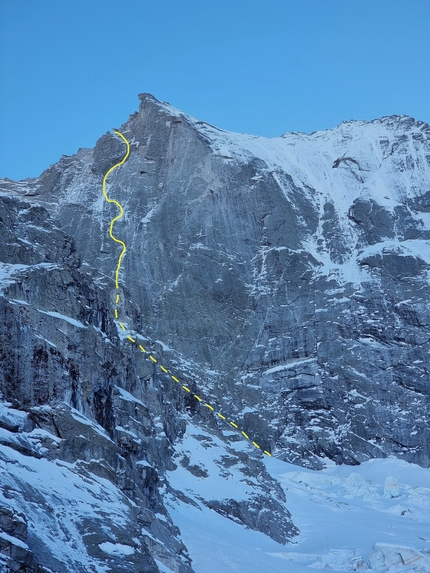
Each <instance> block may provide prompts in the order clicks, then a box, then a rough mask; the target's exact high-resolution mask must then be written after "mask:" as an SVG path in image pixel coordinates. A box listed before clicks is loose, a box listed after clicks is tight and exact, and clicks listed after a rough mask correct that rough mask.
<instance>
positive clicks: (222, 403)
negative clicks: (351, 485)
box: [0, 94, 430, 573]
mask: <svg viewBox="0 0 430 573" xmlns="http://www.w3.org/2000/svg"><path fill="white" fill-rule="evenodd" d="M140 98H141V107H140V110H139V112H138V113H135V114H134V115H132V116H130V118H129V120H128V122H127V123H126V124H124V125H123V126H122V127H121V129H120V131H121V132H122V133H123V134H124V135H125V136H126V137H127V139H128V140H129V141H130V144H131V153H130V157H129V159H128V160H127V162H126V163H125V164H124V165H123V166H121V167H120V168H118V169H117V170H115V171H114V173H113V174H112V175H111V176H110V178H109V180H108V192H109V194H110V196H111V197H113V198H116V199H118V200H119V201H120V202H121V203H122V205H123V206H124V210H125V216H124V218H123V219H122V220H121V221H120V222H118V223H117V224H116V227H115V233H116V235H117V236H119V237H120V238H121V239H122V240H124V242H125V243H126V244H127V253H126V256H125V258H124V261H123V265H122V269H123V270H122V271H121V275H120V284H121V289H122V292H123V296H122V297H121V309H120V312H121V317H122V320H123V322H125V323H126V324H127V326H128V328H129V329H131V331H132V332H137V333H140V334H141V335H142V336H143V337H145V345H146V346H148V348H150V349H151V351H152V352H153V353H154V354H156V355H157V356H158V357H159V359H160V360H161V361H162V363H163V364H165V365H166V366H168V367H169V368H171V370H172V371H174V372H175V374H176V375H177V376H178V377H180V378H181V382H183V383H187V384H188V386H189V387H190V388H191V389H192V390H193V391H194V392H197V391H198V393H199V394H201V395H202V396H204V397H205V398H206V399H208V400H209V401H210V402H211V403H213V404H216V405H217V406H218V407H219V408H220V410H221V411H223V412H224V413H225V414H226V415H228V416H230V417H231V419H234V420H236V421H237V423H238V424H240V428H241V429H243V430H244V431H245V432H247V433H248V434H249V435H250V436H252V438H253V439H256V440H257V441H258V442H259V443H261V445H262V446H263V447H264V448H266V449H268V450H270V451H272V452H273V453H274V454H276V455H277V456H279V457H280V458H282V459H284V460H288V461H292V462H294V463H297V464H300V465H303V466H308V467H313V468H320V467H322V466H323V465H324V459H327V458H329V459H331V460H334V461H336V463H347V464H358V463H360V462H362V461H364V460H366V459H369V458H374V457H385V456H387V455H392V454H394V455H395V456H397V457H401V458H402V459H404V460H406V461H410V462H414V463H417V464H420V465H422V466H423V467H429V465H430V451H429V443H430V432H429V429H428V418H429V414H430V401H429V368H430V365H429V358H428V356H429V347H430V345H429V340H430V312H429V305H428V301H429V274H428V272H429V269H430V254H429V253H430V250H429V244H430V243H429V241H430V143H429V141H430V138H429V135H430V128H429V126H428V125H427V124H424V123H423V122H417V121H415V120H413V119H412V118H409V117H406V116H400V117H398V116H393V117H387V118H382V119H381V120H375V121H373V122H369V123H366V122H346V123H343V124H341V125H340V126H338V127H337V128H335V129H333V130H330V131H326V132H316V133H314V134H312V135H305V134H286V135H284V136H282V137H280V138H274V139H266V138H258V137H254V136H245V135H239V134H231V133H228V132H224V131H222V130H218V129H216V128H214V127H212V126H209V125H208V124H204V123H203V122H199V121H197V120H195V119H194V118H191V117H189V116H186V115H185V114H182V113H181V112H179V111H178V110H175V109H174V108H172V107H170V106H169V105H168V104H165V103H162V102H158V101H157V100H155V99H154V98H153V97H152V96H149V95H147V94H143V95H142V96H140ZM123 154H124V146H123V144H122V143H121V141H120V140H119V138H117V137H115V136H113V135H110V134H106V135H105V136H103V137H102V138H101V139H100V140H99V141H98V142H97V145H96V147H95V148H94V150H89V149H82V150H79V152H78V153H77V154H76V155H75V156H72V157H63V158H62V159H61V160H60V161H59V162H58V163H57V164H56V165H54V166H51V167H50V168H49V169H48V170H47V171H45V172H44V173H42V175H41V176H40V177H39V178H36V179H31V180H30V179H29V180H25V181H21V182H13V181H10V180H2V181H1V182H0V183H1V185H0V191H1V195H0V201H1V210H0V233H1V238H2V240H1V241H0V288H1V293H0V309H1V313H2V316H3V320H2V321H1V324H0V329H1V337H0V358H1V364H2V368H1V371H0V390H1V395H2V399H3V407H2V408H3V409H2V414H1V416H0V429H1V444H2V446H1V450H0V461H1V463H2V465H4V469H5V471H2V473H1V477H0V482H1V485H2V488H3V489H2V492H3V493H1V494H0V525H1V527H2V529H3V532H4V534H0V548H1V549H0V551H1V552H2V553H3V554H4V555H7V557H5V558H4V559H9V563H13V567H15V569H11V570H16V571H21V570H22V571H37V570H40V571H45V569H43V567H45V568H46V571H70V570H73V571H89V570H94V571H96V570H98V569H97V567H98V566H101V564H103V565H104V566H106V567H108V568H110V569H107V570H111V571H148V572H152V571H154V572H155V571H157V570H158V565H157V563H158V564H159V563H162V564H164V565H163V566H164V567H168V568H169V569H170V570H172V571H179V572H181V573H182V572H184V573H186V572H187V571H190V572H191V571H192V563H191V561H190V559H189V557H188V555H187V550H186V548H185V546H184V544H183V542H182V541H181V537H180V532H179V531H178V529H177V528H176V527H175V525H174V524H173V523H172V521H171V519H170V517H169V514H168V510H167V509H166V505H165V504H166V499H167V497H169V496H173V498H175V496H176V497H178V499H187V495H186V494H185V493H184V492H178V491H176V490H175V491H173V490H172V489H171V488H170V486H169V482H168V479H166V471H171V470H173V469H174V468H175V467H177V465H178V464H180V465H181V466H182V467H185V468H187V469H188V471H189V472H190V473H191V474H193V472H196V471H197V472H198V471H200V470H199V469H198V467H196V466H193V465H190V464H189V463H188V462H187V459H186V458H182V459H178V458H177V456H175V454H174V445H175V443H177V442H178V441H180V440H181V438H182V436H183V435H184V432H185V428H186V426H187V421H188V420H190V419H192V420H193V423H194V424H197V425H200V426H201V427H202V428H204V429H205V431H209V432H211V433H212V434H213V435H214V436H217V437H218V438H219V439H221V440H223V442H224V443H225V444H226V448H228V447H229V446H228V444H231V443H235V442H236V441H237V440H238V439H239V438H240V434H238V433H234V432H228V431H227V430H226V428H225V426H224V425H223V424H222V423H221V421H219V422H217V420H216V418H215V417H214V416H213V415H212V414H211V412H209V411H208V410H207V409H204V408H201V407H200V406H199V404H198V402H197V401H196V400H195V399H194V398H193V397H192V395H190V396H188V395H187V394H186V393H184V392H181V391H178V389H177V386H175V384H173V383H172V382H171V380H169V379H168V377H163V376H162V375H161V373H160V371H159V370H157V369H156V368H155V366H154V365H153V364H152V363H151V362H150V361H148V360H145V359H143V357H142V355H141V354H140V353H138V352H136V350H135V347H134V346H133V345H131V344H129V343H128V341H127V340H123V337H122V336H121V334H122V333H121V330H120V329H119V327H118V326H117V325H116V324H115V321H114V320H113V308H114V280H113V278H114V269H115V265H116V260H117V257H118V254H119V252H118V248H117V245H115V244H114V243H113V242H112V241H111V239H110V238H109V236H108V227H109V222H110V220H111V219H112V217H113V216H114V215H115V214H116V211H115V207H114V206H111V205H107V204H105V202H104V200H103V197H102V194H101V182H102V178H103V176H104V174H105V173H106V171H107V170H108V169H109V168H110V167H111V166H112V165H114V164H115V163H116V162H118V160H120V159H121V158H122V157H123ZM230 429H231V428H230ZM234 452H235V450H231V449H230V450H228V458H229V462H228V463H229V464H231V465H235V466H237V467H238V468H240V471H239V474H241V475H243V479H250V480H251V481H252V480H253V478H255V476H260V478H261V476H264V479H260V478H259V479H258V480H257V481H255V480H254V481H253V483H254V486H255V495H253V496H252V498H249V500H245V501H242V500H241V501H237V500H234V499H226V498H220V497H217V492H213V497H212V498H211V499H205V500H201V501H202V503H204V504H205V505H206V506H207V507H210V508H212V509H213V510H215V511H216V512H218V513H219V514H220V515H223V516H225V517H227V518H229V519H233V520H235V521H237V522H239V523H242V524H244V525H246V526H247V527H249V528H251V529H255V530H260V531H263V532H264V533H266V534H268V535H270V536H271V537H272V538H273V539H276V540H277V541H279V542H281V543H285V542H287V541H288V540H290V539H291V538H292V537H293V536H294V535H295V534H296V533H297V528H296V527H295V526H294V524H293V523H292V522H291V517H290V515H289V513H288V511H287V509H286V508H285V505H284V503H285V498H283V493H282V492H281V491H280V490H279V487H277V484H276V482H273V480H271V478H270V477H269V476H268V475H267V474H266V473H265V470H264V466H263V464H262V463H261V462H260V460H259V455H260V454H259V453H258V452H257V451H256V450H253V449H249V453H244V452H242V453H240V454H239V453H237V452H236V453H234ZM29 460H30V461H29ZM44 464H48V465H47V466H45V465H44ZM26 467H31V468H32V472H33V474H37V473H38V472H39V471H40V472H42V473H43V472H44V471H50V472H52V473H53V475H57V473H58V472H60V474H61V475H63V476H66V477H64V479H66V480H69V482H70V484H72V483H73V482H74V480H75V481H76V483H77V484H78V486H76V487H77V489H78V490H81V488H83V487H84V485H83V483H87V484H91V487H90V486H88V492H87V493H88V499H86V501H85V502H84V500H82V503H81V502H79V503H81V505H79V503H78V502H77V503H76V504H75V507H74V504H73V494H71V493H69V494H67V492H66V491H64V492H63V498H62V503H63V504H65V506H67V507H68V510H67V511H65V513H64V514H55V503H56V500H55V498H51V494H52V492H51V493H50V489H49V488H48V487H42V485H40V484H39V485H38V484H35V483H33V482H32V478H31V475H32V474H31V472H30V473H28V475H27V473H26V472H25V471H24V468H26ZM20 468H21V469H20ZM47 468H51V469H50V470H47ZM15 470H16V474H15V473H14V472H15ZM20 472H21V473H20ZM60 474H58V475H60ZM19 475H21V476H24V477H21V478H19ZM193 475H194V474H193ZM14 476H15V477H14ZM200 477H201V479H204V478H205V476H204V475H203V474H202V475H201V476H200ZM61 479H63V478H61ZM45 485H46V484H45ZM169 488H170V489H169ZM90 490H91V491H90ZM68 496H69V497H68ZM166 496H167V497H166ZM78 497H79V496H78ZM100 499H109V500H110V502H109V503H108V504H107V505H103V504H100ZM85 503H86V504H87V505H85V509H82V507H84V506H83V505H82V504H85ZM190 503H191V501H190ZM112 504H113V505H114V506H115V507H116V508H117V509H116V510H115V511H114V512H112V514H110V509H109V507H110V506H111V505H112ZM287 505H288V504H287ZM79 508H80V509H79ZM264 508H266V509H267V508H270V513H271V516H270V519H268V518H267V516H266V517H265V518H264V519H263V518H261V515H262V514H261V511H262V510H263V509H264ZM71 515H73V516H74V518H73V520H72V521H73V524H71V521H70V519H69V518H70V516H71ZM41 516H43V518H42V517H41ZM41 524H42V525H41ZM1 535H2V536H1ZM58 536H60V538H61V539H62V544H63V545H62V547H63V549H61V550H60V549H58V546H59V544H58V541H57V538H58ZM53 540H54V541H53ZM66 546H67V547H68V550H67V551H66V550H65V549H64V547H66ZM156 560H157V561H156ZM0 563H1V562H0ZM36 563H37V565H35V564H36ZM9 566H10V567H12V565H9ZM37 567H40V569H37ZM90 567H92V569H91V568H90Z"/></svg>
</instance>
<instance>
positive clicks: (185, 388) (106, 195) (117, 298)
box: [102, 130, 272, 456]
mask: <svg viewBox="0 0 430 573" xmlns="http://www.w3.org/2000/svg"><path fill="white" fill-rule="evenodd" d="M114 133H115V135H118V136H119V137H121V139H122V140H123V141H124V143H125V145H126V148H127V150H126V154H125V155H124V157H123V158H122V160H121V161H120V162H119V163H116V164H115V165H114V166H113V167H111V168H110V169H109V171H108V172H107V173H106V175H105V176H104V177H103V183H102V189H103V196H104V198H105V199H106V201H107V202H108V203H114V204H115V205H116V206H117V207H118V209H119V214H118V215H117V216H116V217H114V218H113V219H112V220H111V222H110V227H109V236H110V238H111V239H112V240H113V241H115V242H116V243H118V244H120V245H121V246H122V250H121V253H120V254H119V257H118V262H117V266H116V270H115V287H116V290H117V291H118V289H119V272H120V270H121V263H122V259H123V257H124V255H125V252H126V250H127V247H126V245H125V243H124V242H123V241H121V240H120V239H118V238H117V237H115V236H114V234H113V226H114V224H115V222H116V221H118V220H119V219H121V217H122V216H123V215H124V209H123V206H122V205H121V203H120V202H119V201H116V200H115V199H110V198H109V197H108V194H107V192H106V181H107V178H108V176H109V175H110V173H112V171H113V170H114V169H116V168H117V167H119V166H120V165H122V164H123V163H125V161H126V160H127V158H128V156H129V155H130V144H129V142H128V141H127V139H126V138H125V137H124V136H123V135H122V133H120V132H119V131H115V130H114ZM119 301H120V294H119V293H118V292H117V293H116V296H115V304H116V305H118V303H119ZM114 316H115V318H116V319H118V308H115V309H114ZM119 326H120V327H121V328H122V330H123V331H126V330H127V328H126V327H125V326H124V324H123V323H122V322H119ZM127 339H128V340H130V342H133V343H136V338H133V337H132V336H131V335H127ZM138 346H139V348H140V350H141V351H142V352H143V353H144V354H148V357H149V359H150V360H151V361H152V362H153V363H154V364H157V363H158V360H157V359H156V358H154V356H152V354H149V353H148V351H147V350H146V349H145V348H144V347H143V346H142V345H141V344H138ZM158 366H159V367H160V370H161V371H162V372H164V373H165V374H167V373H168V372H169V370H168V369H167V368H165V367H164V366H162V365H161V364H158ZM170 378H172V380H174V381H175V382H177V383H179V380H178V378H176V376H173V375H171V376H170ZM181 386H182V389H183V390H185V391H186V392H188V393H190V394H191V393H192V391H191V389H190V388H188V386H186V385H185V384H183V385H181ZM193 396H194V398H195V399H196V400H198V402H200V403H203V402H204V400H203V398H200V396H198V395H197V394H193ZM204 405H205V407H206V408H208V410H210V411H211V412H215V408H214V407H213V406H211V404H209V403H208V402H204ZM217 416H218V417H219V418H221V420H224V421H225V422H226V423H228V424H229V425H230V426H232V427H233V428H235V429H236V430H239V431H240V433H241V434H242V436H243V437H244V438H246V439H247V440H250V442H251V444H252V445H253V446H255V447H256V448H257V449H259V450H261V451H262V452H263V453H264V454H266V455H267V456H271V455H272V454H271V453H270V452H269V451H267V450H262V448H261V446H260V445H259V444H257V442H255V441H254V440H251V438H250V437H249V436H248V434H246V433H245V432H244V431H243V430H240V428H239V426H238V425H237V424H236V423H235V422H232V421H227V418H226V416H224V414H222V413H221V412H217Z"/></svg>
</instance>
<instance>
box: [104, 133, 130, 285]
mask: <svg viewBox="0 0 430 573" xmlns="http://www.w3.org/2000/svg"><path fill="white" fill-rule="evenodd" d="M113 132H114V133H115V135H118V136H119V137H120V138H121V139H122V140H123V141H124V143H125V144H126V146H127V151H126V154H125V155H124V157H123V158H122V160H121V161H120V162H119V163H117V164H116V165H113V166H112V167H111V168H110V169H109V171H108V172H107V173H106V175H105V176H104V177H103V183H102V189H103V196H104V198H105V199H106V201H107V202H108V203H114V204H115V205H116V206H117V207H118V209H119V214H118V215H117V216H116V217H114V218H113V219H112V221H111V222H110V227H109V236H110V238H111V239H112V240H113V241H115V243H119V244H120V245H121V246H122V251H121V253H120V255H119V257H118V264H117V266H116V271H115V286H116V288H117V289H118V288H119V287H118V275H119V271H120V268H121V262H122V258H123V256H124V255H125V251H126V250H127V247H126V246H125V243H124V242H123V241H121V240H120V239H117V238H116V237H115V235H114V234H113V232H112V230H113V226H114V224H115V221H118V219H121V217H122V216H123V215H124V209H123V206H122V205H121V203H119V202H118V201H115V199H109V197H108V194H107V193H106V180H107V178H108V176H109V174H110V173H112V171H113V170H114V169H116V168H117V167H119V166H120V165H122V164H123V163H124V162H125V161H126V160H127V158H128V156H129V155H130V144H129V142H128V141H127V140H126V138H125V137H124V136H123V134H122V133H120V132H119V131H115V130H114V131H113Z"/></svg>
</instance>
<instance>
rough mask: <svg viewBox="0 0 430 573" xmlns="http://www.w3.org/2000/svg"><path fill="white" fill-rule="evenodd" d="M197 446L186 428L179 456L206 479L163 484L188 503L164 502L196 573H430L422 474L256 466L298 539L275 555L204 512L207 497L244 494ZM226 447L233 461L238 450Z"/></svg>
mask: <svg viewBox="0 0 430 573" xmlns="http://www.w3.org/2000/svg"><path fill="white" fill-rule="evenodd" d="M201 436H202V431H201V429H199V428H193V427H192V426H189V427H188V428H187V433H186V435H185V436H184V440H183V442H182V444H181V445H180V446H178V448H177V452H178V455H183V454H184V453H186V454H187V455H188V456H190V454H191V455H193V454H194V455H195V456H196V459H195V460H193V461H194V462H195V463H198V464H199V465H200V467H202V468H205V470H206V472H207V475H205V477H196V476H195V475H193V474H192V473H191V472H189V471H186V470H185V469H184V468H183V467H178V469H177V470H175V471H173V472H169V483H170V484H171V485H172V486H173V487H174V488H175V489H180V490H181V491H183V492H184V493H185V494H186V495H187V496H189V497H190V498H191V499H192V502H193V503H186V502H184V501H180V500H178V498H177V497H173V496H172V497H171V498H170V502H169V506H170V514H171V516H172V519H173V520H174V522H175V523H176V524H177V525H178V526H179V528H180V530H181V533H182V538H183V539H184V542H185V544H186V545H187V547H188V549H189V551H190V556H191V558H192V560H193V568H194V570H195V572H196V573H230V572H236V573H261V572H263V571H264V572H266V571H268V572H269V571H270V572H273V573H284V572H285V571H289V572H297V573H299V572H300V573H303V572H304V571H308V570H309V568H311V569H323V568H326V569H331V570H334V571H349V570H362V571H364V570H380V571H388V570H389V571H390V572H391V573H392V572H394V571H402V572H406V571H408V572H409V571H411V572H412V571H416V572H418V571H420V572H427V571H430V470H429V469H424V468H421V467H419V466H416V465H414V464H408V463H406V462H403V461H400V460H397V459H395V458H388V459H384V460H381V459H379V460H370V461H368V462H365V463H363V464H361V465H360V466H356V467H351V466H336V465H334V464H332V465H331V464H330V465H328V467H326V469H324V470H322V471H314V470H309V469H304V468H301V467H298V466H295V465H292V464H289V463H286V462H282V461H280V460H278V459H276V458H267V457H264V458H263V459H264V463H265V465H266V469H267V471H268V472H269V474H270V475H271V476H272V477H273V478H274V479H276V480H277V481H279V482H280V483H281V484H282V487H283V489H284V491H285V494H286V498H287V501H286V506H287V508H288V509H289V511H290V512H291V514H292V516H293V522H294V523H295V524H296V525H297V526H298V528H299V529H300V532H301V533H300V535H299V536H298V537H295V538H294V539H293V540H292V542H291V543H289V544H287V545H281V544H279V543H276V542H275V541H273V540H272V539H270V538H269V537H267V536H265V535H263V534H262V533H260V532H256V531H252V530H250V529H246V528H244V527H243V526H241V525H239V524H237V523H234V522H233V521H232V520H229V519H226V518H224V517H222V516H220V515H219V514H218V513H216V512H215V511H213V510H211V509H208V507H207V506H206V505H205V503H204V502H205V501H207V500H208V499H212V497H213V496H214V495H217V496H218V495H221V496H225V497H230V496H233V497H241V496H246V495H247V485H246V483H245V482H246V480H245V477H244V476H243V475H242V476H240V475H239V474H240V472H239V474H238V473H237V472H236V473H230V474H229V473H228V472H227V473H225V474H224V475H222V474H221V473H220V472H219V468H218V467H214V458H216V454H215V455H214V450H213V449H212V448H211V449H208V450H205V449H204V448H202V447H201ZM199 437H200V438H199ZM231 447H232V448H236V449H238V450H239V451H240V450H242V449H243V448H244V445H243V444H242V443H239V442H238V443H236V444H235V445H231Z"/></svg>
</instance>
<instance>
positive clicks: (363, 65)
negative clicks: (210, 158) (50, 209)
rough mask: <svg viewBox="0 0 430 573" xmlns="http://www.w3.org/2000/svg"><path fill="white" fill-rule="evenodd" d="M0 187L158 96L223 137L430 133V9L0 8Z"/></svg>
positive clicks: (304, 2) (264, 2) (157, 4)
mask: <svg viewBox="0 0 430 573" xmlns="http://www.w3.org/2000/svg"><path fill="white" fill-rule="evenodd" d="M0 24H1V33H0V130H1V137H0V176H3V177H10V178H13V179H22V178H25V177H33V176H36V175H38V174H39V173H41V172H42V171H43V170H44V169H45V168H47V167H49V165H50V164H52V163H55V162H56V161H58V159H59V158H60V157H61V155H62V154H66V155H71V154H73V153H75V152H76V151H77V149H78V148H79V147H93V146H94V144H95V142H96V140H97V139H98V138H99V137H100V136H101V135H102V134H103V133H106V131H108V130H110V129H111V128H112V127H115V126H118V125H120V124H121V123H122V122H124V121H125V120H126V119H127V118H128V116H129V115H130V114H131V113H133V112H134V111H136V110H137V108H138V99H137V94H138V93H141V92H149V93H152V94H153V95H154V96H155V97H157V98H158V99H161V100H165V101H168V102H169V103H171V104H172V105H173V106H175V107H178V108H180V109H181V110H182V111H185V112H186V113H189V114H191V115H194V116H196V117H199V118H200V119H202V120H205V121H207V122H209V123H212V124H214V125H216V126H218V127H221V128H223V129H228V130H231V131H239V132H246V133H254V134H258V135H264V136H276V135H280V134H282V133H285V132H286V131H304V132H312V131H316V130H319V129H326V128H330V127H334V126H335V125H337V124H338V123H340V122H341V121H343V120H348V119H366V120H370V119H374V118H376V117H381V116H383V115H390V114H408V115H412V116H413V117H415V118H416V119H421V120H424V121H427V122H429V123H430V96H429V94H430V33H429V29H430V1H429V0H216V1H215V0H151V1H149V0H13V1H3V2H0Z"/></svg>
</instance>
